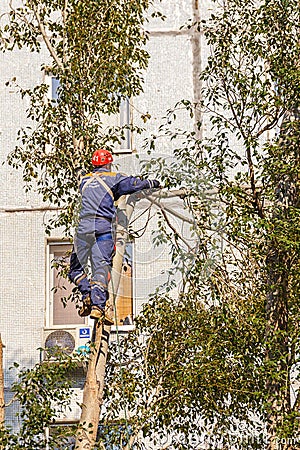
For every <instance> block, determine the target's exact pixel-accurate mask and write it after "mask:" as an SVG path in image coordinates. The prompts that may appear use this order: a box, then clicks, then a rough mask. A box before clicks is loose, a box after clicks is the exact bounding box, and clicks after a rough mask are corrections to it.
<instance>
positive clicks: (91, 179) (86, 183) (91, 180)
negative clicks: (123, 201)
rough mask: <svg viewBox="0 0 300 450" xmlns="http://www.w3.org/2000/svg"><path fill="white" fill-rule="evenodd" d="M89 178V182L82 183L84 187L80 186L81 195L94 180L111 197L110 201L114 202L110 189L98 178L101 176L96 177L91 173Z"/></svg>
mask: <svg viewBox="0 0 300 450" xmlns="http://www.w3.org/2000/svg"><path fill="white" fill-rule="evenodd" d="M90 177H91V178H90V179H89V180H87V181H86V182H85V183H84V185H83V186H82V189H81V194H83V193H84V191H85V190H86V188H87V187H88V185H89V184H91V183H92V182H93V181H94V180H97V181H98V183H99V184H101V186H102V187H104V189H105V190H106V192H107V193H108V194H109V195H110V196H111V198H112V200H113V201H114V200H115V199H114V194H113V193H112V190H111V189H110V187H109V186H108V185H107V184H106V183H105V181H104V180H102V179H101V178H100V177H101V175H97V174H94V173H92V174H91V175H90Z"/></svg>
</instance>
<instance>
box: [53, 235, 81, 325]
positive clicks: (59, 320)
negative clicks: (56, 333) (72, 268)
mask: <svg viewBox="0 0 300 450" xmlns="http://www.w3.org/2000/svg"><path fill="white" fill-rule="evenodd" d="M48 249H49V257H48V267H49V269H48V271H49V292H48V295H49V314H48V325H49V326H50V327H52V326H54V327H58V326H60V327H61V326H66V325H81V324H84V323H85V319H84V317H79V315H78V313H77V309H76V306H75V303H74V302H71V301H68V302H67V304H66V305H65V304H64V303H63V301H62V299H63V298H68V296H69V295H70V294H71V293H72V289H73V288H74V285H73V284H71V283H70V282H69V280H68V279H67V278H64V277H63V276H62V275H60V274H59V269H58V268H57V267H54V265H55V263H58V264H59V265H61V264H68V263H69V257H70V252H71V250H72V245H71V244H69V243H62V242H56V243H55V242H54V243H49V245H48Z"/></svg>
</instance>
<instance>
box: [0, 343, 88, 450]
mask: <svg viewBox="0 0 300 450" xmlns="http://www.w3.org/2000/svg"><path fill="white" fill-rule="evenodd" d="M43 359H44V360H43V361H42V362H41V363H38V364H36V365H35V366H34V367H33V368H30V369H26V368H25V369H21V370H20V371H19V373H18V374H17V381H15V382H14V384H13V385H12V392H13V393H14V398H13V401H14V402H16V403H17V404H18V405H19V408H20V412H19V413H18V415H19V418H20V428H19V430H10V429H9V428H7V427H2V428H0V444H1V446H3V448H9V449H10V450H21V449H22V450H23V449H30V450H39V449H40V450H42V449H43V450H44V449H45V448H48V449H49V450H51V449H63V448H67V443H68V440H69V437H70V436H72V435H74V427H59V426H56V427H55V433H50V435H49V436H48V437H47V433H46V429H47V428H49V427H51V426H52V425H53V424H54V422H55V420H56V419H57V418H58V417H59V415H60V414H61V412H63V411H68V409H69V408H70V398H71V392H72V391H71V388H72V385H73V384H74V375H75V373H76V369H77V368H78V367H80V366H82V365H83V364H85V357H84V356H83V355H68V354H67V353H65V352H64V351H62V349H59V348H57V349H51V350H44V351H43ZM15 368H18V364H15ZM1 448H2V447H1Z"/></svg>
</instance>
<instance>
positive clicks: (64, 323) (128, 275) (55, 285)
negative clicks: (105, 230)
mask: <svg viewBox="0 0 300 450" xmlns="http://www.w3.org/2000/svg"><path fill="white" fill-rule="evenodd" d="M47 248H48V258H47V259H48V269H47V272H48V283H47V284H48V289H47V291H48V301H47V320H46V326H47V328H74V326H77V325H83V324H85V323H87V321H88V318H87V317H86V318H84V317H80V316H79V315H78V312H77V311H78V310H77V308H76V306H75V302H73V301H70V300H69V301H68V302H67V303H65V302H63V301H62V300H63V299H67V298H68V297H69V295H70V294H71V293H72V290H73V289H74V287H75V285H74V284H72V283H70V282H69V280H68V279H67V278H65V277H63V276H62V275H60V270H59V267H60V266H61V265H62V264H63V265H65V264H66V265H68V264H69V258H70V254H71V251H72V245H71V244H70V243H67V242H59V241H56V242H49V243H48V246H47ZM132 252H133V245H132V243H128V244H127V245H126V250H125V255H124V259H123V266H122V272H121V278H120V284H119V289H118V292H117V295H116V317H117V323H116V325H118V326H125V325H126V326H127V325H132V323H133V281H132V280H133V278H132V274H133V267H132V259H133V258H132ZM56 264H58V266H59V267H56Z"/></svg>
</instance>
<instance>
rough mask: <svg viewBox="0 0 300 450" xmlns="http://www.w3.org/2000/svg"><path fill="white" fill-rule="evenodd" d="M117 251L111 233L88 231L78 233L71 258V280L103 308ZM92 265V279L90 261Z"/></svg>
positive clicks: (94, 303) (84, 294) (95, 303)
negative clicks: (88, 271)
mask: <svg viewBox="0 0 300 450" xmlns="http://www.w3.org/2000/svg"><path fill="white" fill-rule="evenodd" d="M114 253H115V245H114V240H113V237H112V234H111V233H105V234H100V235H96V234H95V233H88V234H84V235H76V236H75V238H74V246H73V251H72V254H71V259H70V271H69V278H70V280H71V281H72V282H73V283H75V284H77V286H78V289H79V291H80V292H81V294H82V295H83V297H85V296H87V295H88V294H89V295H90V297H91V302H92V304H93V305H97V306H98V307H100V308H101V309H103V308H104V307H105V304H106V301H107V299H108V282H109V279H110V273H111V268H112V259H113V256H114ZM89 262H90V265H91V273H92V276H91V280H90V281H89V280H88V278H87V276H86V274H87V267H88V263H89Z"/></svg>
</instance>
